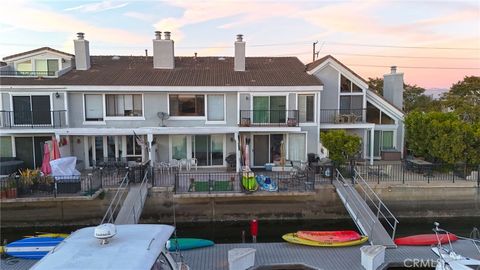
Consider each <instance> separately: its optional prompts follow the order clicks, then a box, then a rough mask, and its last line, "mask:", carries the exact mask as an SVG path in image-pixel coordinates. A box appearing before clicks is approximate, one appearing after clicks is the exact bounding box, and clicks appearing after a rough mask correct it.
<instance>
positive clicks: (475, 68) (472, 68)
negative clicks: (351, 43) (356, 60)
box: [345, 63, 480, 71]
mask: <svg viewBox="0 0 480 270" xmlns="http://www.w3.org/2000/svg"><path fill="white" fill-rule="evenodd" d="M345 65H347V66H352V67H381V68H389V67H391V66H382V65H365V64H347V63H345ZM397 67H399V68H413V69H469V70H479V71H480V67H415V66H397Z"/></svg>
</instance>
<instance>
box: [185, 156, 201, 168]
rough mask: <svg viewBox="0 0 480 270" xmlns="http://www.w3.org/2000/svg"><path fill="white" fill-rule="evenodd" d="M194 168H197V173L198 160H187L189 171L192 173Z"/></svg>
mask: <svg viewBox="0 0 480 270" xmlns="http://www.w3.org/2000/svg"><path fill="white" fill-rule="evenodd" d="M192 166H193V167H195V171H196V170H197V166H198V160H197V159H196V158H191V159H187V160H186V169H187V171H190V170H191V168H192Z"/></svg>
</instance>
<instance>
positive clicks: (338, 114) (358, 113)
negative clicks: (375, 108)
mask: <svg viewBox="0 0 480 270" xmlns="http://www.w3.org/2000/svg"><path fill="white" fill-rule="evenodd" d="M365 116H366V109H339V110H336V109H333V110H329V109H321V110H320V123H325V124H355V123H365Z"/></svg>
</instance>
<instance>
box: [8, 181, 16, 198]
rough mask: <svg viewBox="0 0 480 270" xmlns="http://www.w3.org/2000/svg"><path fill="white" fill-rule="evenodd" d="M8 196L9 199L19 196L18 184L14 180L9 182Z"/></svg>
mask: <svg viewBox="0 0 480 270" xmlns="http://www.w3.org/2000/svg"><path fill="white" fill-rule="evenodd" d="M7 198H8V199H16V198H17V184H16V183H15V182H14V181H11V182H10V183H8V187H7Z"/></svg>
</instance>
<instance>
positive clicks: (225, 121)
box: [168, 93, 227, 124]
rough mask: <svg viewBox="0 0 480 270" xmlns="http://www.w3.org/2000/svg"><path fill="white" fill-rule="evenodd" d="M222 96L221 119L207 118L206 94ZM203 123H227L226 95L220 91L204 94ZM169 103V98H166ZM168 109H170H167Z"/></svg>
mask: <svg viewBox="0 0 480 270" xmlns="http://www.w3.org/2000/svg"><path fill="white" fill-rule="evenodd" d="M211 95H212V96H223V120H208V116H209V115H208V96H211ZM205 96H206V97H205V124H226V123H227V97H226V95H225V94H222V93H210V94H206V95H205ZM168 102H169V103H170V98H169V99H168ZM169 111H170V110H169Z"/></svg>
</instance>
